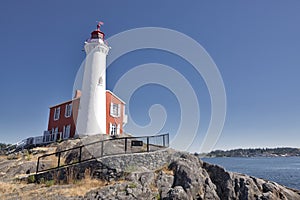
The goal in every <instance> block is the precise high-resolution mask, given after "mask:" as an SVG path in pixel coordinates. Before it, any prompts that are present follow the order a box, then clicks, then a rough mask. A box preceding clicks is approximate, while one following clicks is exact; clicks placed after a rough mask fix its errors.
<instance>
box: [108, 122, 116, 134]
mask: <svg viewBox="0 0 300 200" xmlns="http://www.w3.org/2000/svg"><path fill="white" fill-rule="evenodd" d="M117 129H118V126H117V124H112V123H109V135H111V136H113V135H117V134H118V130H117Z"/></svg>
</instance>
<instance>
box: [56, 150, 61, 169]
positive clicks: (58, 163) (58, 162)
mask: <svg viewBox="0 0 300 200" xmlns="http://www.w3.org/2000/svg"><path fill="white" fill-rule="evenodd" d="M60 154H61V152H58V161H57V168H59V165H60Z"/></svg>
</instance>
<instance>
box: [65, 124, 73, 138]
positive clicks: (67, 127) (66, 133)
mask: <svg viewBox="0 0 300 200" xmlns="http://www.w3.org/2000/svg"><path fill="white" fill-rule="evenodd" d="M70 131H71V124H69V125H67V126H64V128H63V138H64V139H67V138H69V137H70Z"/></svg>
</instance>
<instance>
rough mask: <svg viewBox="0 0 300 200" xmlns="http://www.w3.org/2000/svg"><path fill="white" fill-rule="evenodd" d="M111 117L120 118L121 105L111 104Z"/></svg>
mask: <svg viewBox="0 0 300 200" xmlns="http://www.w3.org/2000/svg"><path fill="white" fill-rule="evenodd" d="M110 115H111V116H112V117H120V115H121V104H116V103H110Z"/></svg>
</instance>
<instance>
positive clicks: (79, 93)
mask: <svg viewBox="0 0 300 200" xmlns="http://www.w3.org/2000/svg"><path fill="white" fill-rule="evenodd" d="M79 97H81V91H80V90H76V91H75V95H74V99H77V98H79Z"/></svg>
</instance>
